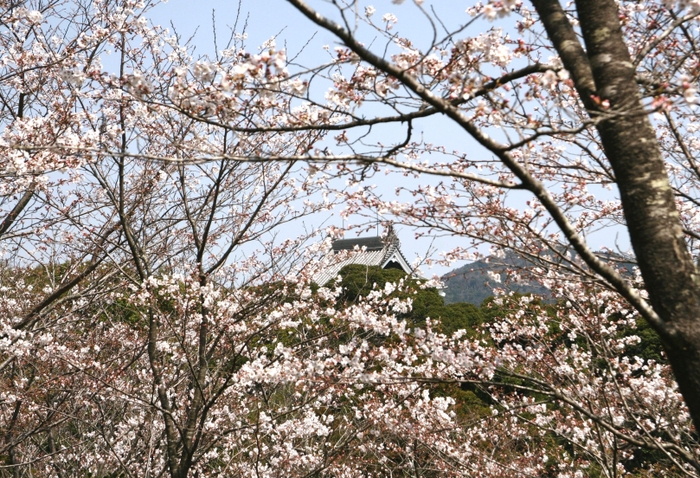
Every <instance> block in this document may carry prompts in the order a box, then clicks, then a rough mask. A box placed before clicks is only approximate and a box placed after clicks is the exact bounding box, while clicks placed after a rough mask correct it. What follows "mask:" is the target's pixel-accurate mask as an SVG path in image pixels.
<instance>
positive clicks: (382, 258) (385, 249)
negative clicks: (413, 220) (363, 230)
mask: <svg viewBox="0 0 700 478" xmlns="http://www.w3.org/2000/svg"><path fill="white" fill-rule="evenodd" d="M344 251H347V252H345V253H344V254H343V252H344ZM353 251H354V252H353ZM338 253H341V255H343V256H345V258H344V259H340V258H338V261H337V262H335V263H333V261H332V260H331V263H332V265H330V266H329V267H327V268H326V269H324V270H323V271H321V272H319V273H318V274H316V276H315V277H314V282H316V283H317V284H319V285H325V284H326V283H327V282H329V281H330V280H332V279H335V278H336V277H337V276H338V273H339V272H340V270H341V269H342V268H343V267H345V266H347V265H349V264H360V265H366V266H380V267H382V268H385V267H386V266H387V265H388V264H389V263H392V262H395V263H397V264H398V265H399V266H400V267H401V269H403V270H404V271H405V272H406V273H407V274H411V273H412V272H413V271H412V269H411V266H410V265H409V264H408V261H407V260H406V258H405V257H404V255H403V254H402V253H401V243H400V242H399V238H398V237H397V236H396V235H395V234H394V233H393V232H390V233H389V234H388V235H387V237H386V238H381V237H358V238H355V239H340V240H337V241H334V242H333V247H332V251H331V254H333V255H338ZM331 259H332V258H331Z"/></svg>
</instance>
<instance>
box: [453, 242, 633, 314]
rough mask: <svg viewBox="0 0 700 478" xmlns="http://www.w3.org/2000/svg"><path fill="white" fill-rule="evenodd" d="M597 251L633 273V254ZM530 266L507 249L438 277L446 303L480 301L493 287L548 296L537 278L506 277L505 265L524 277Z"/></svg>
mask: <svg viewBox="0 0 700 478" xmlns="http://www.w3.org/2000/svg"><path fill="white" fill-rule="evenodd" d="M596 254H597V255H598V256H599V257H600V258H601V259H603V260H605V261H606V262H608V263H609V264H615V266H616V267H617V268H618V270H620V271H621V272H622V273H623V275H632V274H633V269H634V265H635V264H634V261H633V259H632V258H630V257H628V256H623V255H620V254H617V253H614V252H608V251H605V252H598V253H596ZM533 267H534V266H533V264H532V263H531V262H529V261H527V260H525V259H523V258H522V256H520V255H518V254H516V253H514V252H509V253H507V254H506V255H505V257H502V258H500V257H496V256H489V257H487V258H485V259H484V260H480V261H476V262H472V263H471V264H467V265H465V266H462V267H459V268H457V269H454V270H453V271H450V272H448V273H447V274H445V275H443V276H442V277H441V279H442V282H443V283H444V284H445V287H446V288H445V289H444V291H443V292H445V303H446V304H451V303H454V302H468V303H470V304H474V305H481V302H483V300H484V299H486V298H488V297H490V296H492V295H493V289H494V288H502V289H505V290H507V291H513V292H519V293H521V294H536V295H541V296H545V297H547V296H549V290H548V289H546V288H545V287H543V286H541V285H540V284H537V283H536V282H527V281H520V282H514V281H511V280H509V277H508V274H507V269H519V270H520V271H521V274H522V275H523V276H525V277H527V273H528V272H529V271H531V270H532V268H533ZM494 274H498V275H499V276H500V278H501V282H500V283H499V282H497V281H495V280H494V279H492V277H491V275H494Z"/></svg>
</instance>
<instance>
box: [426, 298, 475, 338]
mask: <svg viewBox="0 0 700 478" xmlns="http://www.w3.org/2000/svg"><path fill="white" fill-rule="evenodd" d="M426 315H428V316H429V317H430V318H432V319H434V320H436V321H438V322H439V328H440V331H441V332H442V333H444V334H446V335H452V334H453V333H455V332H456V331H458V330H462V329H464V330H466V331H467V335H468V336H469V337H474V336H475V335H476V327H477V326H479V325H480V324H481V323H482V322H483V321H484V315H483V313H482V311H481V309H479V307H477V306H475V305H474V304H469V303H466V302H456V303H452V304H447V305H441V306H433V307H430V308H429V309H428V311H427V314H426Z"/></svg>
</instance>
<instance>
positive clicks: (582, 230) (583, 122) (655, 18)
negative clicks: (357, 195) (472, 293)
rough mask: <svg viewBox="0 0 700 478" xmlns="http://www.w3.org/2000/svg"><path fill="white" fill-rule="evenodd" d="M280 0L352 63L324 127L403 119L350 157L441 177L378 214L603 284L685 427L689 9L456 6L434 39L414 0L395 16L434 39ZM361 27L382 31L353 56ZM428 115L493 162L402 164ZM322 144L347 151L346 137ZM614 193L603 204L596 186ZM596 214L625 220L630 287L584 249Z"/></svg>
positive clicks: (690, 350)
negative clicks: (630, 317) (386, 142)
mask: <svg viewBox="0 0 700 478" xmlns="http://www.w3.org/2000/svg"><path fill="white" fill-rule="evenodd" d="M290 3H291V4H293V5H294V6H295V7H296V8H297V9H298V10H299V11H300V12H301V13H303V14H304V15H306V16H307V17H308V18H309V19H311V20H312V21H313V22H315V23H316V24H318V25H319V26H321V27H322V28H325V29H327V30H329V31H330V32H332V33H333V34H335V35H336V36H337V38H338V39H339V41H340V42H342V44H343V47H341V48H340V49H339V51H338V55H339V61H345V62H346V65H348V64H349V65H352V67H349V68H346V70H344V71H343V72H339V73H338V76H337V78H335V87H334V89H333V90H332V93H329V95H331V97H332V98H333V99H334V100H335V101H336V102H337V104H338V105H339V108H345V110H346V112H347V114H348V120H347V121H346V122H344V123H342V124H336V125H334V128H337V129H342V130H346V131H347V130H351V129H358V130H362V129H363V128H366V127H367V126H370V125H379V124H384V123H391V122H394V123H397V124H404V125H405V130H406V139H405V140H403V141H402V142H400V143H397V144H396V145H395V146H394V147H390V146H386V147H384V149H383V150H381V151H379V152H378V153H375V154H372V153H371V152H370V151H358V152H357V155H358V157H359V158H360V159H362V160H364V161H366V162H371V163H372V164H379V163H382V164H387V165H392V166H398V167H400V168H402V169H403V170H404V171H406V170H407V171H412V172H417V173H428V174H432V175H439V176H444V177H446V178H449V181H447V180H446V181H444V182H442V183H440V184H439V185H438V186H425V187H421V188H419V189H417V190H415V191H413V193H414V194H416V195H417V196H416V197H418V198H419V200H418V201H413V202H412V203H411V204H408V205H390V204H387V205H385V206H384V207H386V208H388V209H389V208H393V209H394V210H397V211H398V212H400V213H402V214H408V215H409V216H411V217H414V218H415V219H416V220H418V221H422V222H424V223H425V224H428V225H430V226H432V227H434V228H441V229H445V230H449V231H452V232H456V233H459V234H463V235H465V236H468V237H473V238H475V239H476V240H486V241H489V242H492V243H495V244H497V245H499V246H506V247H515V248H517V249H520V250H521V251H522V252H525V253H526V254H528V255H530V256H532V257H540V258H541V257H542V252H543V251H549V252H550V253H552V254H553V256H555V257H556V258H557V259H556V262H559V263H563V264H559V265H563V266H565V267H567V268H570V269H574V270H575V271H576V272H577V273H578V275H579V277H581V278H585V280H587V281H588V280H592V281H595V282H598V283H599V284H600V286H601V287H604V288H608V289H610V290H613V291H615V292H616V293H618V294H620V295H621V297H623V298H624V299H625V300H626V301H627V302H628V303H629V307H631V308H633V309H634V310H636V312H637V313H638V314H640V315H641V316H642V317H644V318H645V320H647V321H648V322H649V323H650V324H652V326H653V327H654V329H655V330H656V331H657V332H658V333H659V335H660V336H661V337H662V340H663V341H664V344H665V349H666V353H667V355H668V358H669V361H670V363H671V365H672V368H673V370H674V374H675V377H676V380H677V382H678V385H679V387H680V390H681V392H682V394H683V395H684V396H685V397H686V405H687V406H688V407H689V409H690V412H691V415H692V416H693V417H694V420H695V423H696V425H698V424H699V423H700V409H696V407H698V406H700V404H699V402H698V401H697V400H695V399H694V397H697V396H698V391H699V389H698V386H699V385H698V383H699V382H698V376H697V373H695V370H697V364H698V360H699V358H698V357H699V356H698V352H697V351H698V343H699V342H698V338H697V333H698V330H700V329H698V327H697V326H696V322H697V319H696V317H697V316H698V313H697V312H698V311H697V309H696V307H697V305H696V304H697V296H698V293H697V290H696V285H695V284H696V282H697V280H696V269H695V263H694V261H693V250H694V249H693V247H694V244H695V242H694V241H695V236H696V234H695V233H694V232H693V230H694V227H693V225H692V224H693V221H694V219H693V217H694V209H695V208H694V206H695V203H694V199H693V198H694V193H693V190H694V189H693V184H695V180H696V177H695V167H694V164H695V163H694V159H693V151H692V142H693V139H692V134H691V131H692V128H693V127H692V123H693V122H694V101H695V96H694V94H695V87H694V86H693V85H694V81H695V78H696V77H695V75H696V73H695V62H696V59H695V55H694V54H693V48H694V46H695V42H696V37H695V36H694V33H693V31H694V25H695V23H694V22H695V17H696V15H697V8H696V6H695V5H694V4H687V3H686V2H683V3H675V2H659V3H657V2H643V3H640V2H621V3H620V4H617V3H615V2H613V1H605V0H601V1H594V2H575V4H573V5H570V6H563V5H561V4H560V2H557V1H542V2H540V1H534V2H532V4H528V3H527V2H487V3H480V4H477V5H475V6H474V7H473V8H470V9H469V10H468V11H467V13H468V14H469V15H471V16H472V17H473V20H472V21H468V20H465V21H464V22H463V23H462V25H461V26H460V27H459V28H458V29H455V30H449V29H447V30H446V31H445V30H444V29H445V28H447V26H446V25H445V23H444V22H442V20H443V19H441V18H439V16H438V14H437V13H431V11H429V10H428V9H425V8H424V6H423V2H415V5H414V10H413V11H412V13H413V14H415V15H423V17H424V20H425V24H426V27H427V28H428V29H431V28H432V32H431V34H432V38H433V41H432V42H429V44H428V45H427V46H426V47H419V46H417V45H418V44H419V43H420V41H421V39H416V40H415V41H412V39H411V38H408V37H404V36H401V35H400V33H396V31H397V28H398V26H395V24H396V22H397V19H396V17H395V16H393V15H385V16H384V17H383V18H382V20H381V21H379V20H375V18H374V17H373V13H374V12H375V9H374V7H371V6H367V7H366V8H365V9H364V11H363V10H362V9H360V8H358V5H357V3H356V2H348V3H347V4H344V3H342V2H336V3H335V6H336V7H337V12H336V16H334V17H325V16H323V15H321V14H320V13H318V12H317V11H315V10H313V8H312V6H311V5H310V4H309V3H307V2H303V1H297V0H290ZM396 3H399V2H396ZM406 8H408V7H406ZM511 19H512V22H509V20H511ZM484 21H490V22H492V24H491V25H489V26H486V27H485V26H484ZM367 31H368V33H364V32H367ZM472 31H474V33H473V34H472V33H471V32H472ZM363 34H366V35H375V36H376V37H377V38H384V39H385V41H384V42H383V43H381V46H378V47H376V48H370V47H368V46H366V45H369V44H370V42H369V41H367V38H371V37H369V36H368V37H367V38H365V37H363V36H362V35H363ZM374 43H375V44H377V41H375V42H374ZM385 51H388V52H389V53H385ZM369 101H374V102H376V103H379V104H383V105H388V106H394V107H395V110H397V113H395V114H393V115H389V116H378V117H375V116H371V117H370V116H363V115H362V114H361V113H360V111H361V109H358V107H359V106H360V105H361V103H362V102H365V103H367V102H369ZM652 113H654V117H653V118H650V114H652ZM432 116H444V117H447V118H449V119H450V120H451V121H453V122H454V123H456V124H457V125H458V126H459V127H460V128H461V129H462V130H463V131H464V133H465V137H468V138H471V139H472V140H473V141H476V143H478V144H479V145H480V146H481V147H483V148H484V152H485V153H486V154H489V155H491V156H492V157H493V158H494V160H484V159H480V158H474V157H473V156H474V155H472V154H465V153H459V152H454V153H451V152H449V151H448V152H446V154H445V156H447V157H448V158H450V157H451V158H453V159H452V160H450V161H445V162H441V163H430V162H424V161H422V160H419V159H418V158H420V159H422V158H423V157H424V155H425V153H427V152H430V151H439V148H438V147H436V146H433V145H430V144H425V143H421V142H420V141H417V140H416V138H415V137H414V135H413V131H412V125H413V123H414V122H417V120H418V119H420V118H425V117H432ZM686 128H690V129H691V131H688V130H686ZM339 141H340V142H345V141H347V142H349V143H350V144H355V145H357V146H358V147H359V144H360V143H356V142H354V143H353V141H354V139H353V138H351V137H350V136H349V133H347V132H346V133H344V134H343V135H342V137H341V138H339ZM402 154H404V155H405V158H406V159H401V155H402ZM479 170H481V171H482V172H481V174H480V173H479ZM613 185H614V186H615V187H616V189H617V191H619V202H616V201H614V200H610V201H604V200H602V199H600V198H599V195H598V194H596V192H597V191H599V190H600V189H601V187H609V186H613ZM518 190H524V191H527V192H528V193H529V194H530V199H528V203H527V208H520V207H513V206H511V205H512V204H513V201H508V198H507V196H508V193H509V191H510V192H513V191H518ZM366 201H369V200H366ZM509 206H510V207H509ZM610 221H614V222H621V223H623V224H624V225H625V226H626V228H627V231H628V232H629V237H630V240H631V244H632V247H633V249H634V255H635V261H636V264H637V265H638V267H639V270H640V272H641V276H642V278H643V281H644V287H639V286H638V285H636V284H635V283H634V282H632V281H630V280H629V278H626V277H625V276H624V275H623V274H621V273H620V271H619V270H616V269H617V267H616V264H614V263H611V261H609V260H605V259H604V258H602V257H600V256H599V255H596V254H595V253H593V251H592V250H591V248H590V247H589V246H588V245H587V244H586V240H585V237H586V235H587V234H588V233H590V232H591V231H592V230H594V229H595V228H597V227H603V226H604V225H605V224H606V223H608V222H610ZM569 250H571V251H572V252H575V255H570V254H568V253H567V252H565V251H569Z"/></svg>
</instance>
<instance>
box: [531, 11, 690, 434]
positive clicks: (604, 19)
mask: <svg viewBox="0 0 700 478" xmlns="http://www.w3.org/2000/svg"><path fill="white" fill-rule="evenodd" d="M532 3H533V5H534V6H535V8H536V9H537V11H538V14H539V16H540V18H541V20H542V22H543V23H544V26H545V28H546V29H547V33H548V35H549V37H550V39H551V40H552V42H553V44H554V46H555V48H556V49H557V52H558V53H559V55H560V57H561V59H562V61H563V63H564V66H565V67H566V68H567V70H569V72H570V73H571V76H572V78H573V80H574V82H575V85H576V88H577V90H578V92H579V95H580V96H581V99H582V101H583V102H584V104H585V105H586V108H587V109H588V111H589V114H590V115H591V117H592V118H594V119H596V120H599V122H598V123H597V129H598V133H599V135H600V138H601V141H602V144H603V147H604V150H605V154H606V156H607V158H608V160H609V161H610V164H611V166H612V168H613V170H614V172H615V177H616V181H617V185H618V188H619V191H620V198H621V200H622V206H623V209H624V214H625V219H626V221H627V227H628V229H629V234H630V238H631V241H632V247H633V248H634V252H635V255H636V257H637V261H638V264H639V268H640V271H641V273H642V277H643V278H644V283H645V286H646V289H647V291H648V293H649V300H650V302H651V305H652V307H653V308H654V310H655V311H656V313H657V314H658V315H659V317H660V318H661V320H662V321H663V324H662V325H661V326H657V332H658V333H659V334H660V335H661V337H662V339H663V341H664V345H665V349H666V353H667V355H668V357H669V360H670V362H671V366H672V368H673V371H674V373H675V375H676V379H677V381H678V385H679V387H680V390H681V393H682V394H683V396H684V398H685V401H686V404H687V405H688V408H689V409H690V413H691V416H692V418H693V422H694V424H695V428H696V430H700V286H699V283H700V278H699V277H698V273H697V270H696V268H695V265H694V263H693V260H692V257H691V255H690V253H689V252H688V249H687V246H686V243H685V239H684V235H683V230H682V225H681V222H680V218H679V215H678V211H677V209H676V206H675V202H674V194H673V190H672V189H671V186H670V183H669V179H668V174H667V172H666V169H665V165H664V160H663V157H662V155H661V150H660V148H659V144H658V141H657V139H656V136H655V132H654V129H653V128H652V125H651V123H650V121H649V118H648V115H647V114H646V113H645V112H644V107H643V104H642V99H641V95H640V92H639V90H638V88H637V86H636V81H635V69H634V65H633V62H632V59H631V58H630V55H629V51H628V48H627V45H626V44H625V41H624V38H623V33H622V28H621V26H620V22H619V16H618V15H619V12H618V9H617V6H616V4H615V2H614V0H585V1H584V0H578V1H577V2H576V7H577V12H578V19H579V22H580V26H581V31H582V33H583V37H584V41H585V47H586V50H585V51H584V49H583V47H582V46H581V44H580V42H579V40H578V38H577V36H576V34H575V32H574V30H573V28H572V27H571V24H570V23H569V21H568V20H567V18H566V16H565V14H564V11H563V10H562V8H561V6H560V4H559V2H558V0H532ZM605 100H607V101H608V102H609V107H607V108H606V107H604V106H602V105H603V104H604V102H605Z"/></svg>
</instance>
